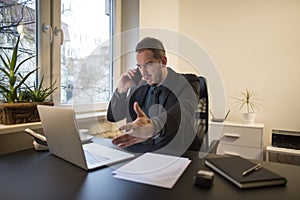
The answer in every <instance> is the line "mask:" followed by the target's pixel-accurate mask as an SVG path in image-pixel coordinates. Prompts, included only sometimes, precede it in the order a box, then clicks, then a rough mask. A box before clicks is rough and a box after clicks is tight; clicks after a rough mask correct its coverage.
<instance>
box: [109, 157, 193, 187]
mask: <svg viewBox="0 0 300 200" xmlns="http://www.w3.org/2000/svg"><path fill="white" fill-rule="evenodd" d="M190 162H191V160H189V159H188V158H182V157H175V156H169V155H162V154H156V153H145V154H143V155H142V156H140V157H138V158H136V159H134V160H132V161H130V162H129V163H127V164H125V165H123V166H122V167H120V168H119V169H117V170H114V171H113V173H114V174H115V175H114V177H115V178H120V179H125V180H129V181H134V182H139V183H144V184H149V185H154V186H159V187H164V188H169V189H171V188H172V187H173V186H174V185H175V183H176V182H177V180H178V179H179V177H180V176H181V175H182V173H183V172H184V170H185V169H186V168H187V166H188V165H189V164H190Z"/></svg>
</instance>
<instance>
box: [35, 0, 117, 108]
mask: <svg viewBox="0 0 300 200" xmlns="http://www.w3.org/2000/svg"><path fill="white" fill-rule="evenodd" d="M106 3H108V4H109V7H108V10H107V11H109V13H110V28H109V29H110V30H109V31H110V37H111V38H113V37H112V36H113V35H114V34H115V26H113V24H114V23H113V22H114V21H115V20H116V17H115V15H116V9H115V7H116V0H106ZM37 10H38V15H37V41H38V42H37V43H38V47H37V52H38V62H37V65H38V69H39V72H38V78H39V79H40V78H41V77H42V76H44V86H46V87H49V86H50V85H51V84H53V83H54V82H55V81H56V82H57V83H58V84H59V86H58V89H57V91H56V92H55V93H54V94H53V96H52V99H53V101H54V104H55V105H56V106H62V107H71V108H73V109H74V110H75V112H76V113H84V112H98V111H103V110H106V109H107V107H108V102H103V103H91V104H61V88H60V80H61V79H60V78H61V72H60V71H61V68H60V66H61V64H60V53H61V48H60V35H59V36H54V35H53V33H50V32H51V31H50V30H49V31H46V30H44V26H45V25H50V27H51V28H52V31H53V29H54V28H55V27H61V13H60V12H61V0H37ZM51 34H52V35H51ZM50 37H52V43H50V42H49V38H50ZM111 41H112V44H111V47H112V48H110V59H111V61H112V60H113V57H114V56H113V53H114V46H113V45H114V43H113V42H114V41H113V39H112V40H111ZM110 64H111V66H110V76H111V81H110V83H109V85H110V90H111V94H112V92H113V80H115V78H114V77H115V75H114V68H115V66H114V62H110Z"/></svg>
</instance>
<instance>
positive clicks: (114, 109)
mask: <svg viewBox="0 0 300 200" xmlns="http://www.w3.org/2000/svg"><path fill="white" fill-rule="evenodd" d="M162 86H163V89H162V92H161V94H160V97H159V100H160V101H159V104H160V105H162V106H163V107H164V109H165V112H162V113H160V114H158V115H157V116H155V117H154V118H157V119H160V120H162V121H164V122H165V123H164V124H163V127H162V129H161V131H160V134H159V136H158V137H153V138H150V139H148V140H147V141H145V142H143V143H140V144H136V145H133V146H131V147H130V148H129V150H131V151H135V152H146V151H154V150H158V149H160V148H162V147H164V146H166V145H168V146H169V147H170V148H171V149H177V150H178V149H180V148H182V149H183V150H187V148H188V147H189V145H190V143H191V142H192V141H193V138H194V136H195V130H194V111H195V110H196V108H197V103H198V99H199V79H198V77H197V76H196V75H194V74H184V75H181V74H178V73H176V72H175V71H173V70H172V69H171V68H168V75H167V77H166V80H165V81H164V82H163V83H162ZM149 87H150V86H149V85H148V84H146V83H145V82H144V83H142V84H140V85H139V86H138V87H135V88H131V89H130V92H129V93H128V94H125V93H123V94H118V93H117V92H116V91H115V92H114V94H113V96H112V98H111V101H110V103H109V107H108V112H107V119H108V120H109V121H112V122H116V121H120V120H122V119H124V118H126V119H127V122H130V121H133V120H135V119H136V113H135V111H134V110H133V103H134V102H135V101H136V102H138V103H139V105H140V106H141V107H142V106H143V104H144V103H145V97H146V95H147V92H148V90H149ZM146 112H148V111H146Z"/></svg>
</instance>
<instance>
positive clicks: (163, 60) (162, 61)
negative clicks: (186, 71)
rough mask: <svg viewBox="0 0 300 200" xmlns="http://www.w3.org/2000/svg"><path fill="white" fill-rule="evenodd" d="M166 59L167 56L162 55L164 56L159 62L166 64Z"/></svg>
mask: <svg viewBox="0 0 300 200" xmlns="http://www.w3.org/2000/svg"><path fill="white" fill-rule="evenodd" d="M167 61H168V59H167V57H166V56H164V57H163V58H162V59H161V64H163V65H167Z"/></svg>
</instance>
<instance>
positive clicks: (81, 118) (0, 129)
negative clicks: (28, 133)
mask: <svg viewBox="0 0 300 200" xmlns="http://www.w3.org/2000/svg"><path fill="white" fill-rule="evenodd" d="M105 117H106V111H99V112H89V113H79V114H76V120H77V122H79V123H81V122H88V121H93V120H99V119H104V118H105ZM26 128H30V129H40V128H42V123H41V122H33V123H23V124H13V125H3V124H0V135H4V134H9V133H15V132H20V131H24V130H25V129H26Z"/></svg>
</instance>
